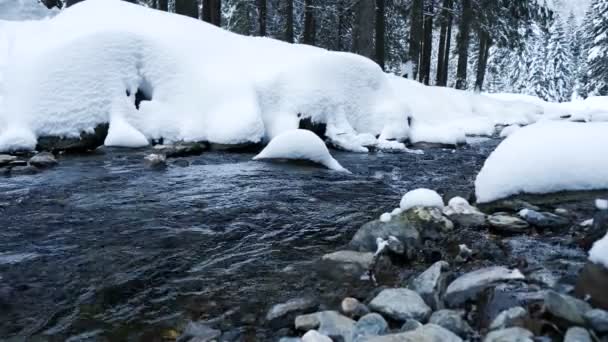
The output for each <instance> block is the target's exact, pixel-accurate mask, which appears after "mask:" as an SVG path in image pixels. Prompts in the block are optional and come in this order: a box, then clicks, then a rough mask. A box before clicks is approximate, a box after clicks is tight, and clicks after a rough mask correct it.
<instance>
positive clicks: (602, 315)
mask: <svg viewBox="0 0 608 342" xmlns="http://www.w3.org/2000/svg"><path fill="white" fill-rule="evenodd" d="M583 318H584V319H585V322H587V324H588V325H589V326H590V327H591V328H592V329H593V330H595V331H597V332H599V333H601V334H604V333H608V311H605V310H600V309H593V310H589V311H587V312H586V313H585V314H584V315H583Z"/></svg>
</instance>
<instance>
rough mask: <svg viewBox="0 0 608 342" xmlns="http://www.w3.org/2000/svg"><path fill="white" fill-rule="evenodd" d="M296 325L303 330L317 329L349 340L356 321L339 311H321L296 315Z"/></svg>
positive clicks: (324, 333) (331, 336)
mask: <svg viewBox="0 0 608 342" xmlns="http://www.w3.org/2000/svg"><path fill="white" fill-rule="evenodd" d="M295 327H296V329H297V330H301V331H308V330H313V329H317V330H318V331H319V333H321V334H323V335H327V336H329V337H330V338H332V339H334V340H342V341H348V340H350V338H351V336H352V333H353V329H354V327H355V321H353V320H352V319H350V318H348V317H344V316H342V315H341V314H340V313H338V312H337V311H321V312H316V313H312V314H308V315H302V316H298V317H296V320H295Z"/></svg>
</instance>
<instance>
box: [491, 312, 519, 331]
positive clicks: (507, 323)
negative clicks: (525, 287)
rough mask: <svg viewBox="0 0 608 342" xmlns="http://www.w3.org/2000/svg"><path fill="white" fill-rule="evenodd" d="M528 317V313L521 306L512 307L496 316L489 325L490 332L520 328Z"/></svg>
mask: <svg viewBox="0 0 608 342" xmlns="http://www.w3.org/2000/svg"><path fill="white" fill-rule="evenodd" d="M527 317H528V311H527V310H526V309H524V308H522V307H521V306H516V307H512V308H510V309H508V310H505V311H503V312H501V313H500V314H498V316H497V317H496V318H495V319H494V321H492V323H491V324H490V327H489V329H490V330H499V329H506V328H512V327H515V326H522V325H523V324H524V321H525V320H526V318H527Z"/></svg>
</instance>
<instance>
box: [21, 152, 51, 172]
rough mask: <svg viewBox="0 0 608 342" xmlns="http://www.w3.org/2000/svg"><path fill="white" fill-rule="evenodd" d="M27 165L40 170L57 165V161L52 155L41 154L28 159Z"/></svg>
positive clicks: (47, 153)
mask: <svg viewBox="0 0 608 342" xmlns="http://www.w3.org/2000/svg"><path fill="white" fill-rule="evenodd" d="M28 163H29V164H30V165H32V166H35V167H37V168H40V169H45V168H49V167H53V166H55V165H57V164H58V162H57V159H55V156H54V155H53V154H52V153H49V152H41V153H38V154H36V155H35V156H33V157H32V158H30V160H29V161H28Z"/></svg>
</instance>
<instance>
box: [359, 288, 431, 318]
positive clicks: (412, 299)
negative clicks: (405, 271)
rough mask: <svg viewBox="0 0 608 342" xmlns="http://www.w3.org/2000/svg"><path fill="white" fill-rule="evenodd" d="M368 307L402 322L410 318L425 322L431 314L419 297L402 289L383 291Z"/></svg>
mask: <svg viewBox="0 0 608 342" xmlns="http://www.w3.org/2000/svg"><path fill="white" fill-rule="evenodd" d="M369 307H370V309H372V310H373V311H376V312H379V313H381V314H384V315H386V316H387V317H390V318H391V319H394V320H396V321H402V322H403V321H405V320H407V319H410V318H413V319H415V320H418V321H422V322H425V321H426V320H427V319H428V317H429V315H430V314H431V308H430V307H429V306H428V305H426V303H425V302H424V300H423V299H422V297H420V295H418V294H417V293H416V292H414V291H412V290H408V289H403V288H400V289H386V290H383V291H382V292H380V293H379V294H378V295H377V296H376V297H375V298H374V299H373V300H372V301H371V302H370V303H369Z"/></svg>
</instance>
